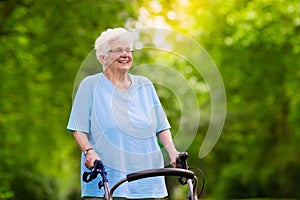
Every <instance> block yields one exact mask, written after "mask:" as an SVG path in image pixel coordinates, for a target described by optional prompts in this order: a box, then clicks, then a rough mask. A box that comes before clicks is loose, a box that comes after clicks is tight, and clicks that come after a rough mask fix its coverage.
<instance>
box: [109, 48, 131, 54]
mask: <svg viewBox="0 0 300 200" xmlns="http://www.w3.org/2000/svg"><path fill="white" fill-rule="evenodd" d="M123 52H126V53H127V54H132V53H133V50H131V49H121V48H117V49H112V50H109V51H108V53H117V54H122V53H123Z"/></svg>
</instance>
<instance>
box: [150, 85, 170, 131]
mask: <svg viewBox="0 0 300 200" xmlns="http://www.w3.org/2000/svg"><path fill="white" fill-rule="evenodd" d="M151 89H152V99H153V104H154V108H155V115H156V123H157V129H156V133H160V132H161V131H163V130H166V129H170V128H171V126H170V123H169V121H168V119H167V116H166V114H165V111H164V109H163V107H162V105H161V102H160V100H159V97H158V95H157V93H156V90H155V88H154V86H153V84H152V83H151Z"/></svg>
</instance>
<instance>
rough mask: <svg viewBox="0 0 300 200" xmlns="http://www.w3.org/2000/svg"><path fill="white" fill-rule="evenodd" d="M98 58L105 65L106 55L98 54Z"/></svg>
mask: <svg viewBox="0 0 300 200" xmlns="http://www.w3.org/2000/svg"><path fill="white" fill-rule="evenodd" d="M99 60H100V61H101V63H102V64H104V65H107V60H106V56H104V55H100V56H99Z"/></svg>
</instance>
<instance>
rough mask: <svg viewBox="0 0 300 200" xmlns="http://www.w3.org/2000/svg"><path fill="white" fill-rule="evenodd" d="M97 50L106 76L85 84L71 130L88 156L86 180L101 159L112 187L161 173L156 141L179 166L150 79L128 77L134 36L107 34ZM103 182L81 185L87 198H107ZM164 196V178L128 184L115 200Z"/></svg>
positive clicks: (84, 165) (113, 31)
mask: <svg viewBox="0 0 300 200" xmlns="http://www.w3.org/2000/svg"><path fill="white" fill-rule="evenodd" d="M95 49H96V56H97V59H98V60H99V62H100V63H101V64H102V66H103V72H101V73H98V74H95V75H91V76H88V77H86V78H85V79H84V80H83V81H82V82H81V83H80V86H79V88H78V90H77V93H76V96H75V99H74V102H73V106H72V110H71V114H70V118H69V122H68V126H67V129H68V130H70V131H72V133H73V135H74V138H75V140H76V142H77V144H78V146H79V147H80V149H81V150H82V152H83V153H82V156H81V175H82V173H83V172H84V171H87V170H88V169H92V168H93V165H94V161H95V160H100V159H101V160H102V161H103V163H104V166H105V168H106V172H107V175H108V180H109V184H110V185H114V184H115V183H116V182H117V181H119V180H121V179H122V178H124V177H125V176H126V174H128V173H132V172H136V171H139V170H146V169H153V168H162V167H164V163H163V157H162V153H161V150H160V147H159V145H158V141H157V138H159V140H160V141H161V143H162V144H163V145H164V147H165V149H166V150H167V152H168V154H169V157H170V160H171V163H172V165H173V166H174V165H175V159H176V157H177V156H178V151H177V150H176V148H175V146H174V144H173V140H172V136H171V132H170V130H169V129H170V124H169V123H168V120H167V118H166V115H165V113H164V111H163V109H162V106H161V104H160V101H159V98H158V96H157V94H156V91H155V89H154V87H153V84H152V83H151V82H150V81H149V80H148V79H147V78H145V77H142V76H135V75H132V74H130V73H128V71H129V70H130V68H131V65H132V61H133V55H132V52H133V39H132V37H131V34H130V33H129V32H128V31H127V30H125V29H123V28H115V29H108V30H106V31H105V32H103V33H102V34H101V35H100V36H99V37H98V38H97V40H96V42H95ZM98 178H100V177H98ZM98 182H99V179H98V180H97V179H96V180H94V181H92V182H89V183H85V182H81V189H82V197H84V198H87V199H100V197H103V191H101V190H99V188H98V185H97V183H98ZM165 196H167V190H166V186H165V181H164V178H163V177H153V178H147V179H141V180H138V181H134V182H129V183H126V184H123V185H122V186H120V187H119V188H118V189H117V190H116V191H115V193H114V197H122V198H129V199H143V198H144V199H145V198H163V197H165Z"/></svg>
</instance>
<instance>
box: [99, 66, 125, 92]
mask: <svg viewBox="0 0 300 200" xmlns="http://www.w3.org/2000/svg"><path fill="white" fill-rule="evenodd" d="M103 74H104V76H105V77H106V78H107V79H108V80H109V81H110V82H111V83H112V84H113V85H114V86H116V87H117V88H118V89H120V90H122V91H125V90H127V89H128V88H129V87H130V85H131V79H130V77H129V76H128V74H127V73H115V72H112V71H111V70H109V69H106V70H105V71H104V72H103Z"/></svg>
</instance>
